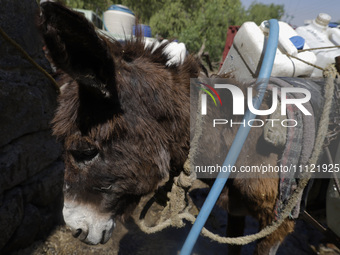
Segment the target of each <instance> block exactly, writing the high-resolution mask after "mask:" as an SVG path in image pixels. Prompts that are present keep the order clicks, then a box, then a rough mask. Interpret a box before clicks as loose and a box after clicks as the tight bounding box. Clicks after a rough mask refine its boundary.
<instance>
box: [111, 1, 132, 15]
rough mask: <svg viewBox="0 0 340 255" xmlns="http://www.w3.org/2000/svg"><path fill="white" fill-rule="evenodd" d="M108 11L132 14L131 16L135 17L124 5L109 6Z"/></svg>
mask: <svg viewBox="0 0 340 255" xmlns="http://www.w3.org/2000/svg"><path fill="white" fill-rule="evenodd" d="M108 10H109V11H121V12H126V13H129V14H132V15H133V16H135V14H134V13H133V12H132V11H131V10H130V9H129V8H128V7H126V6H125V5H121V4H114V5H111V6H110V7H109V8H108Z"/></svg>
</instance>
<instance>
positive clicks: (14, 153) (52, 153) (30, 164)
mask: <svg viewBox="0 0 340 255" xmlns="http://www.w3.org/2000/svg"><path fill="white" fill-rule="evenodd" d="M60 154H61V146H60V144H58V143H57V142H56V141H55V138H54V137H52V136H51V134H50V131H42V132H37V133H33V134H30V135H26V136H23V137H20V139H17V140H16V141H15V142H13V143H11V144H9V145H7V146H5V147H3V148H2V149H0V193H1V192H3V191H4V190H7V189H10V188H12V187H14V186H15V185H18V184H20V183H21V182H23V181H25V180H26V179H28V178H30V177H31V176H33V175H34V174H36V173H39V172H40V171H41V170H42V169H44V168H45V167H47V166H48V165H50V164H51V163H52V162H54V161H55V160H56V159H57V158H58V157H59V156H60Z"/></svg>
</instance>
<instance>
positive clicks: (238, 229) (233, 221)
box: [227, 214, 245, 255]
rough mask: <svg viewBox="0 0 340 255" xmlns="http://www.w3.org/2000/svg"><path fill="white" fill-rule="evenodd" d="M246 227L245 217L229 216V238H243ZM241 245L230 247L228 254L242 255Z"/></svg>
mask: <svg viewBox="0 0 340 255" xmlns="http://www.w3.org/2000/svg"><path fill="white" fill-rule="evenodd" d="M244 226H245V217H244V216H234V215H231V214H228V225H227V236H228V237H239V236H243V233H244ZM241 248H242V246H240V245H228V254H231V255H234V254H235V255H238V254H241Z"/></svg>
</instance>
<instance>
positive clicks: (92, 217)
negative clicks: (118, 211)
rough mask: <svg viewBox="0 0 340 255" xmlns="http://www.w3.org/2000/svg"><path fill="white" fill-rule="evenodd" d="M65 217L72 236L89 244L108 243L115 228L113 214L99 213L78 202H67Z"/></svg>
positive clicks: (64, 211) (64, 209)
mask: <svg viewBox="0 0 340 255" xmlns="http://www.w3.org/2000/svg"><path fill="white" fill-rule="evenodd" d="M63 216H64V220H65V223H66V225H67V226H68V227H70V228H71V231H72V235H73V236H74V237H75V238H78V239H79V240H81V241H83V242H85V243H87V244H99V243H106V242H107V241H108V240H109V239H110V237H111V235H112V231H113V229H114V226H115V223H114V220H113V219H112V218H111V214H109V213H100V212H97V211H96V210H95V209H93V207H92V206H90V205H86V204H78V203H76V202H67V201H65V203H64V208H63Z"/></svg>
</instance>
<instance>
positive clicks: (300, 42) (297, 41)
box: [289, 35, 305, 50]
mask: <svg viewBox="0 0 340 255" xmlns="http://www.w3.org/2000/svg"><path fill="white" fill-rule="evenodd" d="M289 40H290V41H291V42H292V43H293V44H294V46H295V47H296V48H297V49H298V50H302V49H303V46H304V45H305V39H304V38H303V37H301V36H298V35H296V36H293V37H291V38H289Z"/></svg>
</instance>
